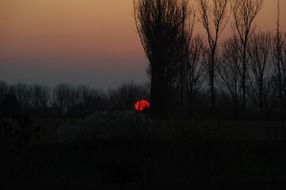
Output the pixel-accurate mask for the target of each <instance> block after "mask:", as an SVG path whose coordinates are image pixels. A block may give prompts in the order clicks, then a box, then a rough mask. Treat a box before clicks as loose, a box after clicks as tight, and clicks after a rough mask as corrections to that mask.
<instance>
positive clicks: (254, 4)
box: [232, 0, 263, 113]
mask: <svg viewBox="0 0 286 190" xmlns="http://www.w3.org/2000/svg"><path fill="white" fill-rule="evenodd" d="M262 5H263V0H234V1H233V4H232V12H233V18H234V27H233V29H234V33H235V34H236V35H237V38H238V39H239V45H240V47H239V48H238V49H237V50H238V51H241V53H240V54H241V62H242V81H241V82H242V110H243V113H244V112H245V109H246V91H247V86H246V78H247V69H248V68H247V65H248V63H249V57H248V56H247V49H248V46H249V39H250V37H251V35H252V34H253V32H254V29H255V27H254V24H253V23H254V19H255V17H256V16H257V14H258V13H259V11H260V10H261V8H262Z"/></svg>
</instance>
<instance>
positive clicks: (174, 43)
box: [134, 0, 190, 119]
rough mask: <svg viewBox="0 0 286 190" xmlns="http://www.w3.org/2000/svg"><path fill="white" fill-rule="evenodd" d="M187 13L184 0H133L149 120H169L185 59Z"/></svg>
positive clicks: (187, 8) (186, 4) (188, 12)
mask: <svg viewBox="0 0 286 190" xmlns="http://www.w3.org/2000/svg"><path fill="white" fill-rule="evenodd" d="M189 14H190V9H189V4H188V2H187V1H186V0H173V1H169V0H138V1H135V0H134V17H135V22H136V26H137V30H138V33H139V36H140V39H141V43H142V45H143V48H144V50H145V53H146V56H147V58H148V60H149V66H148V72H149V74H150V78H151V97H150V99H151V115H152V117H153V118H159V119H163V118H168V117H169V111H170V109H169V108H168V106H169V105H170V104H172V91H173V88H172V87H173V85H174V83H175V82H176V78H177V75H178V73H179V72H178V70H179V69H180V66H179V65H180V63H181V61H182V60H183V59H182V56H185V55H184V54H182V52H183V51H182V50H183V48H184V47H185V44H186V43H185V42H186V41H185V40H188V38H187V37H186V33H185V32H186V28H187V27H186V26H187V24H188V22H187V21H188V18H189Z"/></svg>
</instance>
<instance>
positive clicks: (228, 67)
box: [218, 36, 242, 115]
mask: <svg viewBox="0 0 286 190" xmlns="http://www.w3.org/2000/svg"><path fill="white" fill-rule="evenodd" d="M237 49H238V39H237V38H236V37H235V36H233V37H231V38H229V39H227V40H226V41H225V42H224V44H223V51H222V56H221V59H220V64H219V67H218V74H219V77H220V84H221V89H222V91H223V94H224V95H226V97H228V98H229V99H230V100H231V102H232V104H233V107H234V111H235V114H236V115H237V114H238V113H239V110H240V98H241V72H242V69H241V62H240V56H241V55H240V54H239V53H240V52H239V51H237Z"/></svg>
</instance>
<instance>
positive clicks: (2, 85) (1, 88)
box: [0, 81, 9, 104]
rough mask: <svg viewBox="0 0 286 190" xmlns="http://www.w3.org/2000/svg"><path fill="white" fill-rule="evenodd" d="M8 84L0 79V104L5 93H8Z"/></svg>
mask: <svg viewBox="0 0 286 190" xmlns="http://www.w3.org/2000/svg"><path fill="white" fill-rule="evenodd" d="M8 89H9V87H8V85H7V83H6V82H4V81H0V104H1V103H2V101H3V99H4V97H5V95H6V94H7V93H8Z"/></svg>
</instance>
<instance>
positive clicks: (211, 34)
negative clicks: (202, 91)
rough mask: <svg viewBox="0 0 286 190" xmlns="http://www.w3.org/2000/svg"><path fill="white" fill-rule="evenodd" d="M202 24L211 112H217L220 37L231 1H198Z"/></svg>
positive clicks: (227, 17)
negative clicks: (217, 61) (217, 66)
mask: <svg viewBox="0 0 286 190" xmlns="http://www.w3.org/2000/svg"><path fill="white" fill-rule="evenodd" d="M197 2H198V12H199V16H200V22H201V23H202V26H203V28H204V30H205V31H206V34H207V39H208V54H209V58H208V59H209V60H208V62H207V70H208V75H209V88H210V94H211V96H210V100H211V110H212V111H214V110H215V67H216V56H217V47H218V42H219V37H220V36H221V34H222V32H223V30H224V29H225V27H226V25H227V23H228V20H229V11H228V4H229V0H197Z"/></svg>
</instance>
